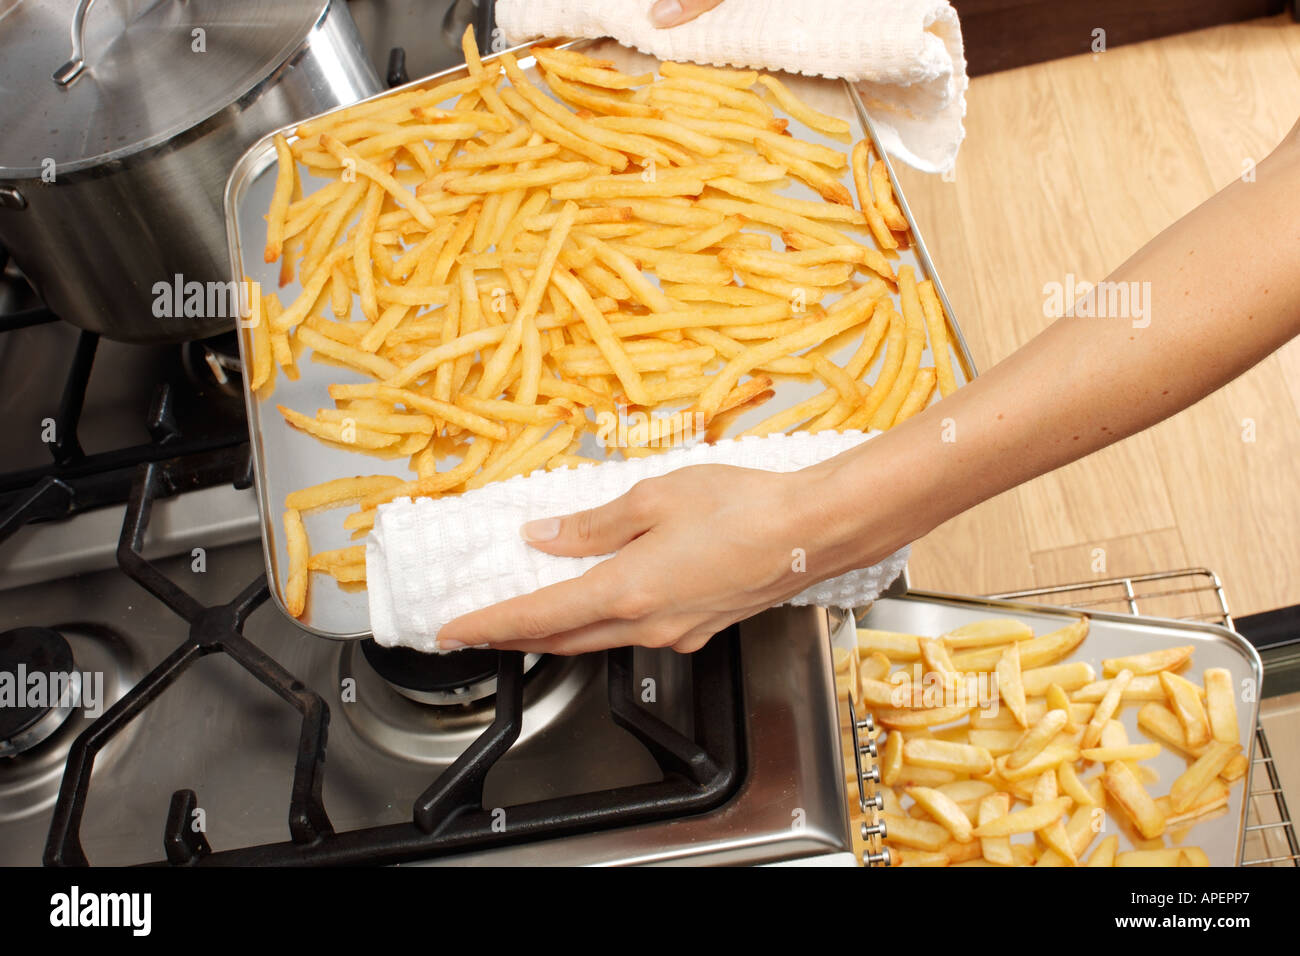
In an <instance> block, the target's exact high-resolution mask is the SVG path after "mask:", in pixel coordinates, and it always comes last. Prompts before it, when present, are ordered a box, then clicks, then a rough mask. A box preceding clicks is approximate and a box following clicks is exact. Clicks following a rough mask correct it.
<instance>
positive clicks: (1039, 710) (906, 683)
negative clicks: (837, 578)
mask: <svg viewBox="0 0 1300 956" xmlns="http://www.w3.org/2000/svg"><path fill="white" fill-rule="evenodd" d="M1087 633H1088V621H1087V619H1086V618H1079V619H1077V620H1076V621H1074V622H1072V623H1070V624H1068V625H1066V626H1065V627H1063V628H1060V629H1058V630H1056V631H1052V632H1050V633H1048V634H1044V635H1042V636H1040V637H1036V636H1035V635H1034V634H1033V632H1032V630H1031V629H1030V628H1029V627H1027V626H1026V625H1024V624H1022V623H1020V622H1018V621H1016V620H1013V619H1006V618H1003V619H997V618H986V619H982V620H978V621H974V622H971V623H969V624H966V625H963V626H962V627H959V628H956V629H954V630H951V631H949V632H947V633H945V634H942V635H939V636H937V637H930V636H927V635H925V634H908V633H898V632H893V631H884V630H873V629H868V628H859V629H858V631H857V642H856V644H855V646H854V647H853V648H852V650H851V651H846V652H844V653H843V654H840V653H838V652H837V664H840V665H842V666H841V667H840V668H839V670H837V674H836V678H835V679H836V683H837V686H838V687H839V688H840V691H841V697H842V698H847V697H848V696H849V695H852V696H853V699H854V700H855V702H856V706H857V708H858V716H859V718H861V717H862V716H863V713H864V711H865V712H867V713H870V714H871V715H872V716H873V717H874V719H875V723H876V726H877V727H879V728H883V735H884V736H883V741H882V740H880V738H879V737H877V745H878V748H879V753H880V758H879V770H880V775H879V782H878V783H877V784H876V786H875V792H876V794H878V795H879V797H880V801H881V805H883V806H884V808H885V810H884V812H883V814H882V815H881V816H880V817H879V818H878V819H879V820H880V821H883V822H884V823H885V830H886V833H885V836H884V838H883V840H881V841H879V843H878V844H877V843H874V842H873V841H866V842H867V843H872V846H871V847H870V848H871V849H872V851H873V852H874V851H878V850H879V849H880V848H881V846H884V847H888V848H889V849H890V852H891V855H892V860H893V862H894V864H895V865H925V866H968V865H988V866H1043V867H1053V866H1091V867H1097V866H1208V865H1209V857H1208V856H1207V854H1206V853H1205V851H1204V850H1202V849H1201V848H1200V847H1198V846H1195V845H1193V844H1190V843H1186V842H1185V841H1186V840H1187V837H1188V833H1189V832H1190V831H1192V830H1193V829H1194V828H1195V827H1197V826H1205V825H1209V823H1210V821H1213V820H1214V819H1216V818H1217V817H1222V816H1223V815H1224V814H1225V813H1226V812H1227V810H1226V809H1225V808H1226V807H1227V806H1228V805H1229V803H1230V801H1231V800H1232V797H1233V788H1234V787H1235V786H1237V785H1238V784H1237V781H1239V780H1241V779H1242V778H1243V777H1244V776H1245V773H1246V771H1247V770H1248V769H1249V765H1248V757H1247V755H1246V754H1245V753H1243V748H1242V745H1241V742H1240V733H1241V731H1240V728H1239V725H1238V718H1237V709H1236V701H1235V699H1234V689H1233V681H1232V674H1231V672H1230V671H1228V670H1227V669H1225V668H1209V669H1207V670H1206V671H1205V672H1204V674H1203V686H1200V685H1197V684H1194V683H1192V681H1190V680H1189V679H1188V678H1186V677H1182V676H1179V675H1178V674H1175V673H1173V670H1174V669H1175V668H1176V669H1179V670H1183V671H1184V672H1186V673H1191V671H1190V670H1189V665H1190V664H1191V662H1192V657H1193V654H1194V650H1195V648H1194V647H1177V648H1168V649H1159V650H1155V651H1150V652H1143V653H1140V654H1133V655H1127V656H1123V657H1115V658H1107V659H1106V660H1105V661H1104V662H1102V661H1098V660H1096V659H1095V658H1093V659H1088V658H1087V657H1085V656H1083V655H1082V654H1080V653H1079V652H1080V650H1081V646H1082V649H1083V650H1085V651H1086V644H1085V643H1084V642H1085V640H1086V636H1087ZM1026 649H1027V650H1028V652H1029V655H1028V656H1029V658H1030V660H1032V661H1033V663H1034V666H1033V667H1031V668H1026V669H1023V670H1022V669H1021V666H1022V663H1021V662H1022V660H1023V656H1024V652H1025V650H1026ZM854 655H856V656H854ZM852 661H857V665H856V666H854V665H853V664H852V663H851V662H852ZM851 667H853V671H852V672H853V674H854V675H855V676H856V678H857V680H855V681H853V682H848V681H847V675H848V674H849V672H850V668H851ZM1094 668H1099V669H1101V670H1102V671H1103V673H1105V674H1106V675H1107V676H1106V678H1105V679H1104V680H1100V681H1098V680H1095V679H1094V678H1095V677H1096V670H1095V669H1094ZM1134 668H1136V669H1137V670H1141V671H1144V673H1141V674H1137V673H1135V670H1134ZM980 680H983V681H984V682H985V685H984V686H983V687H979V686H978V685H979V682H980ZM994 681H996V683H994ZM1008 686H1010V688H1011V689H1010V691H1009V690H1008ZM968 688H974V689H970V690H968ZM1135 689H1136V692H1134V691H1135ZM927 692H932V696H927ZM962 694H966V696H965V697H962V696H959V695H962ZM1008 695H1009V696H1010V699H1011V700H1015V701H1017V704H1018V711H1019V713H1016V712H1013V710H1012V708H1011V706H1010V705H1009V703H1008ZM1081 697H1085V698H1087V699H1086V700H1081V699H1080V698H1081ZM1130 705H1131V706H1132V707H1133V708H1135V710H1136V727H1137V732H1138V736H1136V737H1135V738H1133V739H1130V730H1129V728H1128V727H1126V726H1125V723H1124V722H1123V718H1124V716H1125V711H1126V708H1127V707H1128V706H1130ZM1198 707H1199V708H1200V711H1199V714H1198V710H1197V708H1198ZM1128 719H1129V720H1130V721H1132V719H1133V715H1132V712H1131V711H1130V712H1129V717H1128ZM1202 719H1203V720H1204V733H1205V739H1204V740H1201V741H1200V742H1199V743H1195V744H1193V743H1191V742H1190V741H1189V739H1188V730H1189V729H1192V730H1195V729H1197V728H1200V727H1201V722H1200V721H1201V720H1202ZM842 727H844V728H848V724H847V723H843V724H842ZM845 733H846V735H847V733H848V731H847V729H846V730H845ZM1143 734H1144V735H1145V736H1146V738H1147V739H1140V735H1143ZM845 739H846V740H847V739H848V737H847V736H846V738H845ZM1198 739H1199V738H1198V737H1196V736H1193V737H1192V740H1198ZM846 746H848V745H847V744H846ZM1166 751H1171V752H1174V753H1177V754H1179V755H1180V756H1182V757H1185V758H1186V760H1187V766H1186V769H1185V770H1184V771H1183V772H1182V773H1180V774H1178V775H1177V776H1176V777H1174V776H1173V775H1170V778H1168V779H1167V780H1166V782H1165V783H1164V784H1163V785H1162V782H1161V776H1160V773H1159V772H1157V771H1158V770H1161V769H1163V767H1157V768H1155V769H1153V768H1152V767H1151V766H1150V765H1149V764H1148V763H1147V762H1148V761H1152V760H1155V759H1157V758H1160V757H1161V756H1162V754H1164V753H1165V752H1166ZM849 753H851V750H850V751H849ZM847 779H848V780H849V782H850V784H851V787H850V791H851V792H850V793H849V799H850V804H851V806H850V812H851V813H858V812H859V810H858V804H857V800H858V794H857V791H856V785H857V780H856V772H855V771H854V769H853V768H852V767H850V768H849V769H848V774H847ZM1166 789H1167V792H1162V791H1165V790H1166ZM870 793H871V791H870V790H868V796H870ZM904 801H907V802H906V803H905V802H904ZM867 813H868V817H867V818H866V819H868V820H871V819H876V818H875V817H873V816H872V815H873V814H875V813H876V811H875V810H874V808H871V807H868V811H867ZM1112 824H1113V825H1114V827H1116V828H1117V829H1118V833H1111V834H1108V833H1107V829H1108V828H1109V827H1110V826H1111V825H1112ZM1098 841H1099V842H1098ZM865 846H866V844H865V843H864V844H863V847H865Z"/></svg>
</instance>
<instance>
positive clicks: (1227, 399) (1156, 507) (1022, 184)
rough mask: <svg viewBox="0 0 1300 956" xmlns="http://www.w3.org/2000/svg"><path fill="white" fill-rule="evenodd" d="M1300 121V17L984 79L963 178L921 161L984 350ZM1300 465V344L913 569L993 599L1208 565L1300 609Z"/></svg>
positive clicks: (960, 302) (922, 202) (935, 225)
mask: <svg viewBox="0 0 1300 956" xmlns="http://www.w3.org/2000/svg"><path fill="white" fill-rule="evenodd" d="M1297 116H1300V25H1296V24H1294V23H1292V22H1291V21H1290V20H1289V18H1277V19H1270V20H1262V21H1254V22H1250V23H1246V24H1239V25H1234V26H1225V27H1220V28H1215V29H1212V30H1207V31H1203V32H1199V33H1192V34H1186V35H1182V36H1176V37H1167V38H1165V39H1161V40H1155V41H1151V42H1148V43H1143V44H1139V45H1136V46H1130V47H1120V48H1117V49H1112V50H1109V51H1107V52H1105V53H1102V54H1099V55H1088V56H1081V57H1075V58H1071V59H1068V60H1057V61H1054V62H1051V63H1044V64H1039V65H1036V66H1031V67H1025V68H1022V69H1018V70H1012V71H1008V72H1005V73H998V74H993V75H991V76H985V77H981V78H979V79H977V80H975V81H973V83H972V84H971V89H970V94H969V108H968V116H967V136H966V142H965V145H964V146H963V147H962V151H961V156H960V159H959V161H958V164H957V169H956V174H955V177H954V178H953V180H952V181H951V182H946V181H944V180H942V179H941V178H940V177H938V176H926V175H923V174H920V173H916V172H915V171H912V170H910V169H906V168H900V169H899V175H900V176H901V178H902V185H903V189H904V192H905V194H906V195H907V197H908V199H909V201H910V202H911V205H912V208H913V211H914V213H915V214H916V215H917V217H918V225H919V226H920V228H921V230H922V234H923V235H924V237H925V239H926V242H927V244H928V245H929V247H930V251H931V253H932V255H933V256H934V258H935V260H936V267H937V269H938V271H939V275H940V276H941V277H942V279H943V281H944V284H945V286H946V289H947V292H948V295H949V297H950V299H951V302H952V306H953V310H954V312H955V315H956V318H957V320H958V323H959V325H960V326H961V328H962V330H963V332H964V333H965V336H966V338H967V340H968V342H969V345H970V348H971V351H972V353H973V355H974V358H975V362H976V364H977V366H978V367H979V368H980V369H987V368H989V367H990V366H992V365H993V364H994V363H996V362H997V361H998V360H1000V359H1002V358H1003V357H1005V356H1006V355H1008V354H1009V353H1010V352H1012V351H1013V350H1014V349H1015V348H1016V347H1017V346H1019V345H1020V344H1022V343H1024V342H1025V341H1026V340H1028V339H1029V338H1031V337H1032V336H1033V335H1034V334H1035V333H1036V332H1038V331H1039V330H1040V329H1041V328H1043V327H1044V326H1045V325H1046V324H1048V322H1049V320H1048V319H1047V318H1045V317H1044V316H1043V291H1042V290H1043V285H1044V283H1046V282H1050V281H1057V282H1064V281H1065V276H1066V274H1067V273H1073V274H1074V275H1075V276H1077V277H1079V278H1086V279H1090V280H1097V279H1100V278H1102V277H1103V276H1104V275H1105V274H1106V273H1107V272H1109V271H1110V270H1111V269H1113V268H1114V267H1116V266H1117V265H1119V264H1120V263H1121V262H1122V261H1123V260H1124V259H1126V258H1127V257H1128V256H1129V255H1130V254H1131V253H1132V252H1133V251H1134V250H1136V249H1137V248H1139V247H1140V246H1141V245H1142V244H1143V243H1144V242H1145V241H1146V240H1148V239H1149V238H1150V237H1152V236H1153V235H1155V234H1156V233H1157V232H1159V231H1160V230H1161V229H1162V228H1163V227H1165V226H1166V225H1168V224H1169V223H1170V222H1172V221H1173V220H1174V219H1176V218H1178V217H1179V216H1181V215H1183V214H1184V213H1185V212H1187V211H1188V210H1190V209H1192V208H1193V207H1195V206H1196V205H1198V204H1199V203H1201V202H1202V201H1203V200H1205V199H1206V198H1208V197H1209V196H1210V195H1212V194H1213V193H1214V192H1215V191H1216V190H1217V189H1219V188H1221V187H1223V186H1224V185H1226V184H1227V183H1229V182H1231V181H1232V179H1233V178H1234V177H1237V176H1240V175H1241V174H1242V172H1243V169H1244V168H1246V166H1247V165H1248V164H1249V163H1250V162H1254V161H1258V160H1259V159H1260V158H1262V157H1263V156H1264V155H1266V154H1267V153H1268V152H1269V150H1270V149H1272V147H1273V146H1274V145H1276V143H1277V142H1278V141H1279V140H1280V139H1281V137H1282V136H1283V135H1284V134H1285V133H1286V131H1287V130H1288V129H1290V127H1291V126H1292V124H1294V123H1295V121H1296V118H1297ZM1252 423H1253V430H1254V441H1247V440H1245V439H1246V438H1247V437H1249V435H1248V430H1249V429H1250V428H1251V427H1252ZM1298 474H1300V340H1297V341H1296V342H1292V343H1291V344H1290V345H1289V346H1288V347H1287V348H1285V349H1284V350H1282V351H1281V352H1280V353H1278V354H1276V355H1273V356H1271V357H1270V358H1268V359H1267V360H1266V361H1265V362H1263V363H1262V364H1261V365H1260V366H1258V367H1257V368H1255V369H1254V370H1252V371H1251V372H1250V373H1248V374H1247V375H1245V376H1243V377H1242V378H1240V379H1238V380H1237V381H1236V382H1233V383H1232V384H1231V385H1229V386H1228V387H1226V388H1224V389H1223V390H1221V391H1219V392H1218V393H1216V394H1214V395H1212V396H1210V397H1209V398H1208V399H1206V400H1205V401H1203V402H1201V403H1200V404H1198V405H1196V406H1195V407H1194V408H1191V409H1188V410H1187V411H1185V412H1183V413H1182V414H1180V415H1178V416H1176V417H1174V418H1173V419H1171V420H1169V421H1167V422H1165V423H1164V424H1162V425H1160V426H1158V427H1156V428H1153V429H1151V430H1149V431H1147V432H1145V433H1143V434H1140V435H1137V436H1134V437H1133V438H1130V439H1128V440H1127V441H1125V442H1122V443H1120V444H1118V445H1115V446H1112V447H1111V448H1108V449H1106V450H1104V451H1102V452H1100V453H1098V454H1096V455H1093V456H1091V457H1089V458H1087V459H1084V460H1083V461H1080V462H1077V463H1075V464H1074V465H1071V466H1069V467H1067V468H1064V469H1062V470H1060V471H1058V472H1056V473H1054V474H1051V475H1047V476H1044V477H1042V478H1040V479H1038V480H1036V481H1033V482H1031V483H1029V484H1026V485H1024V486H1022V487H1020V488H1017V489H1015V490H1014V491H1011V492H1008V493H1007V494H1004V495H1002V496H1000V497H998V498H996V499H993V500H991V501H988V502H986V503H985V504H983V505H981V506H980V507H978V508H975V509H973V510H971V511H969V512H967V513H966V514H964V515H962V516H960V517H958V518H956V519H954V520H953V521H951V522H949V523H948V524H947V525H944V526H943V527H941V528H940V529H938V530H937V531H935V532H934V533H933V534H931V535H930V536H929V537H927V538H926V539H924V540H922V541H920V542H918V543H917V545H916V547H915V548H914V553H913V558H912V564H911V574H912V583H913V586H914V587H920V588H925V589H930V590H942V591H952V592H957V593H966V594H984V593H992V592H997V591H1006V590H1013V589H1019V588H1026V587H1033V586H1041V585H1051V584H1065V583H1073V582H1077V581H1086V580H1093V579H1099V578H1105V577H1113V576H1116V575H1119V574H1130V573H1140V572H1145V571H1164V570H1172V569H1175V568H1183V567H1189V566H1203V567H1207V568H1209V569H1210V570H1212V571H1215V572H1217V573H1218V574H1219V575H1220V576H1221V577H1222V578H1223V581H1224V585H1225V588H1226V590H1227V595H1228V599H1229V601H1230V603H1231V606H1232V610H1233V612H1234V613H1235V614H1243V613H1249V612H1253V611H1261V610H1266V609H1269V608H1273V607H1278V606H1282V605H1288V604H1296V603H1300V478H1298V477H1297V475H1298ZM1103 561H1104V567H1103V563H1102V562H1103Z"/></svg>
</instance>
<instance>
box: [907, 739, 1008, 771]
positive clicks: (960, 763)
mask: <svg viewBox="0 0 1300 956" xmlns="http://www.w3.org/2000/svg"><path fill="white" fill-rule="evenodd" d="M903 760H904V761H905V762H906V763H909V764H912V765H913V766H917V767H931V768H933V769H935V770H951V771H953V772H954V773H967V774H971V775H972V776H982V775H983V774H986V773H989V772H990V771H991V770H992V769H993V756H992V755H991V754H990V753H989V752H988V751H987V750H985V749H984V748H983V747H973V746H971V745H970V744H959V743H950V742H948V741H946V740H927V739H925V738H924V737H916V738H913V739H912V740H909V741H907V743H906V744H905V745H904V747H903Z"/></svg>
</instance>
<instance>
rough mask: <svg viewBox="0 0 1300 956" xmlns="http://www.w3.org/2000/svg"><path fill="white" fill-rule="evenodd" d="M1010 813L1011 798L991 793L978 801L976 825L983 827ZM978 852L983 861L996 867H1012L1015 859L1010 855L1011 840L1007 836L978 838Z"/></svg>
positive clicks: (1006, 795) (1002, 794)
mask: <svg viewBox="0 0 1300 956" xmlns="http://www.w3.org/2000/svg"><path fill="white" fill-rule="evenodd" d="M1010 812H1011V797H1010V796H1009V795H1008V794H1005V793H991V794H989V795H988V796H986V797H984V798H983V799H982V800H980V803H979V813H978V816H977V818H976V823H977V824H978V825H979V826H981V827H982V826H984V825H985V824H987V823H992V822H993V821H994V820H997V819H1000V818H1001V817H1005V816H1006V815H1007V814H1008V813H1010ZM979 843H980V852H981V853H982V854H983V856H984V859H986V860H988V861H989V862H990V863H994V864H997V865H998V866H1014V865H1015V857H1014V856H1012V854H1011V838H1010V837H1008V836H986V837H980V840H979Z"/></svg>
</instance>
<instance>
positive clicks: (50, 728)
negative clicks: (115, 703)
mask: <svg viewBox="0 0 1300 956" xmlns="http://www.w3.org/2000/svg"><path fill="white" fill-rule="evenodd" d="M33 674H42V675H45V676H44V681H43V683H44V687H43V688H41V689H40V692H39V693H33V692H32V690H33V684H32V683H31V682H30V681H29V679H28V678H29V677H30V675H33ZM9 681H12V682H13V683H12V684H11V685H10V687H9V688H7V689H6V688H5V687H4V683H7V682H9ZM10 692H12V694H13V699H12V700H10V699H7V697H8V694H9V693H10ZM56 695H57V697H58V699H57V700H55V699H53V698H54V697H55V696H56ZM80 697H81V675H80V674H78V673H77V672H76V670H74V662H73V658H72V648H71V647H70V646H69V645H68V642H67V641H66V640H64V638H63V635H61V634H59V632H58V631H52V630H50V629H49V628H46V627H20V628H17V629H15V630H12V631H6V632H5V633H3V634H0V757H13V756H16V755H18V754H20V753H24V752H26V751H28V750H31V749H32V748H33V747H35V746H36V745H37V744H39V743H41V742H42V741H44V740H46V739H47V738H48V737H49V736H50V735H51V734H53V733H54V732H55V731H56V730H58V729H59V727H61V726H62V725H63V722H64V721H65V720H67V719H68V717H69V716H70V715H71V714H72V711H73V708H74V707H76V704H77V701H78V699H79V698H80Z"/></svg>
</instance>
